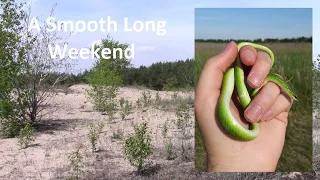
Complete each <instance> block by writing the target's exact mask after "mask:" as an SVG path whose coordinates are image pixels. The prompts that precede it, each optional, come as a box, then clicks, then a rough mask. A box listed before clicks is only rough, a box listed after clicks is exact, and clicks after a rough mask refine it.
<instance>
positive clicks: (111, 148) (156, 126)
mask: <svg viewBox="0 0 320 180" xmlns="http://www.w3.org/2000/svg"><path fill="white" fill-rule="evenodd" d="M88 87H89V86H87V85H75V86H72V87H70V88H69V90H70V92H71V93H69V94H65V93H62V92H60V93H58V94H57V95H56V96H55V97H54V101H55V102H57V103H59V104H60V105H59V107H58V108H57V109H56V110H55V109H52V107H51V108H50V109H51V110H54V112H53V113H51V114H49V115H48V116H46V117H45V118H43V120H42V121H41V124H42V125H41V126H40V127H39V129H40V130H39V131H37V134H36V140H35V142H33V143H32V145H33V146H31V147H28V148H27V149H20V147H19V146H18V144H17V139H16V138H14V139H0V179H2V178H3V179H66V178H67V177H69V176H70V173H71V170H70V162H69V161H68V155H69V154H70V153H71V152H73V151H75V150H76V147H77V146H80V147H81V150H80V152H81V154H82V155H83V156H84V157H85V158H84V160H83V161H84V168H83V170H84V172H83V173H81V177H82V178H83V179H99V178H100V179H104V178H108V179H110V178H111V177H133V175H132V171H134V170H135V168H134V167H132V166H131V165H130V164H129V162H128V161H127V160H125V159H124V156H123V153H122V147H123V142H124V141H123V140H120V139H113V138H112V135H113V131H117V130H123V131H124V135H128V134H129V133H131V132H133V126H132V125H133V124H136V123H141V122H143V119H144V120H145V121H148V127H149V130H150V132H151V134H152V144H153V154H152V155H151V156H150V159H149V161H148V162H152V163H153V164H159V165H160V166H161V170H160V171H165V170H166V169H167V170H168V173H169V171H170V172H173V173H174V172H177V171H178V169H179V168H181V169H189V170H190V171H191V169H192V168H193V152H194V147H193V144H194V139H193V130H194V129H193V121H194V118H193V109H192V108H191V106H190V111H189V112H190V115H191V122H192V126H191V127H190V128H188V131H189V132H190V134H191V135H192V138H191V139H190V144H191V146H190V147H191V149H188V150H187V152H188V153H189V157H190V159H189V160H188V161H182V160H180V159H179V157H180V150H181V145H180V140H179V136H180V133H179V130H178V129H177V127H176V125H175V124H174V120H175V119H176V117H175V111H174V110H172V111H169V110H160V109H159V108H155V107H153V106H150V107H148V108H141V109H136V108H134V110H133V113H132V114H130V115H129V116H128V117H127V120H121V117H120V115H119V113H117V114H116V115H115V117H116V118H115V119H114V120H113V121H114V122H113V123H108V121H107V120H106V119H107V118H108V116H106V115H101V113H99V112H96V111H95V110H93V105H92V103H91V102H90V100H88V98H87V96H86V89H87V88H88ZM143 91H147V90H143V89H135V88H129V87H126V88H121V89H120V93H119V97H124V98H126V99H128V100H130V101H131V102H132V104H133V105H134V106H136V100H137V99H138V98H141V97H142V92H143ZM150 92H151V95H152V99H153V100H154V99H155V95H156V91H150ZM159 94H160V97H161V98H162V99H164V98H166V99H171V96H172V94H173V92H159ZM179 96H181V97H183V98H188V97H191V98H193V92H189V93H182V92H179ZM166 120H168V122H169V124H168V125H169V130H168V137H171V138H173V143H174V147H175V152H176V153H177V155H178V158H176V159H175V160H172V161H169V160H166V159H165V146H164V139H165V138H164V137H163V136H162V133H161V132H162V126H163V124H164V123H165V121H166ZM90 123H95V124H97V123H104V124H105V127H104V128H103V132H102V133H101V134H100V137H99V140H98V144H97V148H99V149H100V150H101V151H99V152H96V153H92V152H91V149H90V143H89V139H88V136H87V134H88V125H89V124H90ZM186 167H187V168H186ZM170 169H171V170H170ZM179 171H180V170H179ZM181 172H182V171H181ZM182 173H183V172H182ZM164 174H166V173H164ZM169 174H170V173H169ZM157 176H159V175H155V177H157ZM161 176H162V175H161ZM168 176H169V175H168ZM170 176H172V174H171V175H170ZM162 178H163V177H162Z"/></svg>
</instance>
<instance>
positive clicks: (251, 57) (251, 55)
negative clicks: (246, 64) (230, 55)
mask: <svg viewBox="0 0 320 180" xmlns="http://www.w3.org/2000/svg"><path fill="white" fill-rule="evenodd" d="M241 57H242V58H246V59H248V60H250V61H254V58H255V55H254V53H253V52H252V51H250V50H245V51H244V52H243V53H241Z"/></svg>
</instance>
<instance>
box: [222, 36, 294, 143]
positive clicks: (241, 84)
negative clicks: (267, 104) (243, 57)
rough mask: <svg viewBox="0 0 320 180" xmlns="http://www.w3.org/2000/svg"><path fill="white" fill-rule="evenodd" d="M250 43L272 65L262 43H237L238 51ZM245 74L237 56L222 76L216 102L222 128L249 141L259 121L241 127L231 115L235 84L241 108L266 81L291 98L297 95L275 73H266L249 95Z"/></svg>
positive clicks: (257, 128)
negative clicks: (219, 92)
mask: <svg viewBox="0 0 320 180" xmlns="http://www.w3.org/2000/svg"><path fill="white" fill-rule="evenodd" d="M246 45H250V46H252V47H254V48H256V49H260V50H263V51H265V52H267V53H268V54H269V56H270V57H271V60H272V65H273V63H274V54H273V52H272V51H271V50H270V49H269V48H267V47H265V46H262V45H259V44H255V43H250V42H242V43H240V44H238V52H239V51H240V49H241V48H242V47H243V46H246ZM245 81H246V80H245V75H244V71H243V65H242V63H241V61H240V58H239V56H238V57H237V59H236V62H235V63H234V67H232V68H229V69H228V70H227V71H226V73H225V74H224V76H223V82H222V90H221V95H220V98H219V102H218V109H217V111H218V118H219V120H220V122H221V124H222V126H223V127H224V129H225V130H226V131H227V132H228V133H230V134H231V135H232V136H233V137H235V138H236V139H239V140H244V141H249V140H253V139H255V138H256V137H257V136H258V135H259V132H260V127H259V123H250V124H249V129H247V128H245V127H243V126H242V125H241V124H240V123H239V122H238V120H237V119H236V118H235V117H234V116H233V115H232V113H231V110H230V101H231V96H232V93H233V90H234V86H236V89H237V93H238V97H239V100H240V103H241V106H242V107H243V109H245V108H246V107H247V106H248V105H249V103H250V102H251V98H252V97H253V96H254V95H255V94H256V93H257V92H258V91H259V89H260V88H262V87H263V86H264V85H265V84H266V83H267V82H269V81H270V82H273V83H275V84H277V85H278V86H279V87H280V88H281V89H282V90H283V91H284V92H285V93H287V94H288V95H289V96H290V97H291V98H292V99H293V100H298V97H297V96H296V95H295V93H294V92H293V91H292V90H291V88H290V87H289V86H288V85H287V83H286V82H285V81H284V80H283V79H282V78H281V77H280V76H279V75H277V74H268V75H267V77H266V79H265V81H264V83H263V84H262V86H261V87H260V88H258V89H255V90H253V92H252V93H251V95H249V92H248V90H247V87H246V82H245Z"/></svg>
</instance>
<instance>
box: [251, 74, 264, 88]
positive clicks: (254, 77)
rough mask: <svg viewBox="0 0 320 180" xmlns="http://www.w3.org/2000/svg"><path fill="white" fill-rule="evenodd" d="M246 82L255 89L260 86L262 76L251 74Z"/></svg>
mask: <svg viewBox="0 0 320 180" xmlns="http://www.w3.org/2000/svg"><path fill="white" fill-rule="evenodd" d="M248 80H249V81H250V82H251V83H252V84H254V85H255V86H257V87H260V86H261V83H262V80H263V75H262V73H261V72H253V73H252V74H251V75H250V76H249V77H248Z"/></svg>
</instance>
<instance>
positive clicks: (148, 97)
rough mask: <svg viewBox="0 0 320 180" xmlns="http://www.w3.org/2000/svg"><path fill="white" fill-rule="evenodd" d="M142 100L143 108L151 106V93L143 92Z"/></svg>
mask: <svg viewBox="0 0 320 180" xmlns="http://www.w3.org/2000/svg"><path fill="white" fill-rule="evenodd" d="M142 98H143V106H144V107H148V106H149V105H151V103H152V97H151V94H150V91H147V92H145V91H143V92H142Z"/></svg>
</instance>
